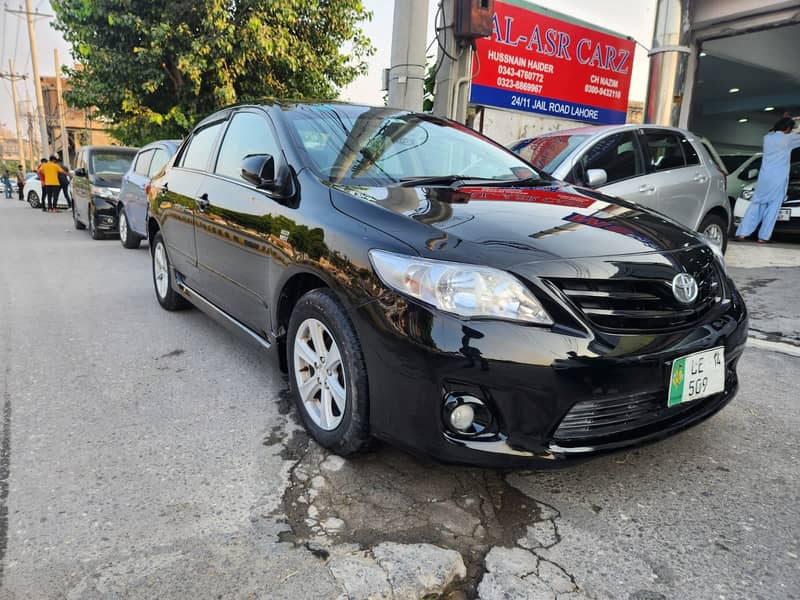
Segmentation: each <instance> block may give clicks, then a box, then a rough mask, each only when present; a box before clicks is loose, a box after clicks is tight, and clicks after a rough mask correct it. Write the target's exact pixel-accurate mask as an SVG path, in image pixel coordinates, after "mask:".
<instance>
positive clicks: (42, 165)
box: [36, 158, 47, 212]
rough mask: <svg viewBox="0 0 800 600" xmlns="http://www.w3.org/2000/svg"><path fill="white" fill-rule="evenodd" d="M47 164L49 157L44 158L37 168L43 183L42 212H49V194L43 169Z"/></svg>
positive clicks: (40, 180) (40, 181)
mask: <svg viewBox="0 0 800 600" xmlns="http://www.w3.org/2000/svg"><path fill="white" fill-rule="evenodd" d="M46 164H47V159H46V158H43V159H42V161H41V162H40V163H39V168H37V169H36V174H37V175H38V176H39V183H41V184H42V212H47V194H46V192H45V187H44V171H42V167H44V166H45V165H46Z"/></svg>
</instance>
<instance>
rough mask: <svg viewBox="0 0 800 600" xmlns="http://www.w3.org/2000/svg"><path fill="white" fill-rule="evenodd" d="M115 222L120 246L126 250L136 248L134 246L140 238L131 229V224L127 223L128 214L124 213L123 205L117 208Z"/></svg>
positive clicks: (139, 241) (140, 240)
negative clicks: (117, 213)
mask: <svg viewBox="0 0 800 600" xmlns="http://www.w3.org/2000/svg"><path fill="white" fill-rule="evenodd" d="M117 223H118V229H119V241H120V243H121V244H122V246H123V247H124V248H127V249H128V250H136V248H138V247H139V244H141V243H142V238H141V237H140V236H138V235H137V234H136V233H135V232H134V231H133V230H132V229H131V226H130V224H129V223H128V215H127V214H126V213H125V207H124V206H123V207H122V208H120V210H119V216H118V217H117Z"/></svg>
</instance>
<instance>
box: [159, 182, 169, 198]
mask: <svg viewBox="0 0 800 600" xmlns="http://www.w3.org/2000/svg"><path fill="white" fill-rule="evenodd" d="M168 193H169V185H168V184H167V182H166V181H165V182H164V187H162V188H161V191H160V192H158V195H159V196H166V195H167V194H168Z"/></svg>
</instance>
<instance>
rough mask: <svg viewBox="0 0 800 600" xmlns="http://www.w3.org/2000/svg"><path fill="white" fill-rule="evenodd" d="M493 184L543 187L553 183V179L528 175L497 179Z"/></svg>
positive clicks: (499, 185)
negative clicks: (523, 177)
mask: <svg viewBox="0 0 800 600" xmlns="http://www.w3.org/2000/svg"><path fill="white" fill-rule="evenodd" d="M491 185H492V186H493V187H494V186H496V187H541V186H546V185H553V180H552V179H542V178H541V177H526V178H525V179H495V180H494V181H493V182H492V183H491Z"/></svg>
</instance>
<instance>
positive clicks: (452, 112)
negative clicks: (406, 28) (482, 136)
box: [433, 0, 472, 123]
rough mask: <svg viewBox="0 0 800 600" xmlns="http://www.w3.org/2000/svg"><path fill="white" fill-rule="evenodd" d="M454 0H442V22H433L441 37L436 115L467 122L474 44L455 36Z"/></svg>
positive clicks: (434, 112) (434, 106)
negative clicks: (471, 44) (472, 45)
mask: <svg viewBox="0 0 800 600" xmlns="http://www.w3.org/2000/svg"><path fill="white" fill-rule="evenodd" d="M455 11H456V2H455V0H443V1H442V10H441V15H442V21H444V22H443V23H440V22H438V20H437V22H436V23H435V24H434V27H435V29H436V37H437V39H438V40H439V55H438V58H437V63H436V64H438V65H440V67H439V70H438V71H437V73H436V97H435V98H434V100H433V114H434V115H436V116H437V117H445V118H449V119H453V120H455V121H458V122H459V123H466V121H467V105H468V104H469V89H470V87H469V83H470V81H471V80H472V47H471V46H470V44H469V42H466V43H464V42H463V41H461V40H458V39H457V38H456V36H455V27H454V23H455Z"/></svg>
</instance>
